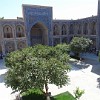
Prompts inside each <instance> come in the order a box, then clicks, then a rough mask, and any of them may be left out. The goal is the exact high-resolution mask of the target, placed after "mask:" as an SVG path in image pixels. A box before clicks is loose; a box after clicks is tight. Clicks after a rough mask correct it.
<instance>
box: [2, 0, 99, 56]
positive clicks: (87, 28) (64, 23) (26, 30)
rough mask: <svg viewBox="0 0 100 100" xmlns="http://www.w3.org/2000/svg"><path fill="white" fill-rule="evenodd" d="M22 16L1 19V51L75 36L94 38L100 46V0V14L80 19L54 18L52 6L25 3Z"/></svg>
mask: <svg viewBox="0 0 100 100" xmlns="http://www.w3.org/2000/svg"><path fill="white" fill-rule="evenodd" d="M22 7H23V18H17V19H0V52H2V53H3V54H4V55H5V54H7V53H9V52H12V51H15V50H18V49H22V48H25V47H27V46H33V45H36V44H43V45H50V46H54V45H57V44H59V43H70V41H71V40H72V38H73V37H74V36H83V37H86V38H90V39H91V40H92V41H93V45H92V46H91V49H92V48H93V49H95V50H100V0H98V12H97V16H92V17H87V18H83V19H78V20H53V19H52V7H48V6H37V5H22Z"/></svg>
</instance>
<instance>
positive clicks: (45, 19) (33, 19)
mask: <svg viewBox="0 0 100 100" xmlns="http://www.w3.org/2000/svg"><path fill="white" fill-rule="evenodd" d="M23 16H24V22H25V27H26V34H27V40H28V45H30V31H31V28H32V26H33V25H35V24H36V23H38V22H41V23H42V24H44V25H45V26H46V27H47V29H48V45H52V36H51V31H52V7H45V6H29V5H23Z"/></svg>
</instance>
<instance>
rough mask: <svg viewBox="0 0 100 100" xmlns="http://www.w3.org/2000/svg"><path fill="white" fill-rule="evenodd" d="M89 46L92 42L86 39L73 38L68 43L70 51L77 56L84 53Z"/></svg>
mask: <svg viewBox="0 0 100 100" xmlns="http://www.w3.org/2000/svg"><path fill="white" fill-rule="evenodd" d="M91 44H92V40H90V39H88V38H84V37H74V38H73V39H72V41H71V43H70V50H71V51H73V52H74V53H75V54H76V55H77V56H79V54H80V53H82V52H85V51H86V50H87V49H88V48H89V46H90V45H91Z"/></svg>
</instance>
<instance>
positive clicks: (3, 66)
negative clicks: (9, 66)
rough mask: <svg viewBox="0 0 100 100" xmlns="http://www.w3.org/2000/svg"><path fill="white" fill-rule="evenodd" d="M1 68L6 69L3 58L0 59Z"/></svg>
mask: <svg viewBox="0 0 100 100" xmlns="http://www.w3.org/2000/svg"><path fill="white" fill-rule="evenodd" d="M1 69H6V66H5V64H4V60H0V70H1Z"/></svg>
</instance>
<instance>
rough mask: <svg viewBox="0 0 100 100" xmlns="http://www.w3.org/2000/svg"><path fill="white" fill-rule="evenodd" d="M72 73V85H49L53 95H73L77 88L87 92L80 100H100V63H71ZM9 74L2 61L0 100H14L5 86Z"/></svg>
mask: <svg viewBox="0 0 100 100" xmlns="http://www.w3.org/2000/svg"><path fill="white" fill-rule="evenodd" d="M71 65H72V71H71V72H69V73H68V75H69V77H70V84H69V85H68V86H64V87H62V88H58V87H57V86H55V85H52V84H50V85H49V91H50V92H51V95H56V94H59V93H61V92H65V91H69V92H71V93H72V94H73V91H74V90H75V89H76V87H79V88H80V89H83V90H85V94H83V96H82V97H81V99H80V100H100V63H99V62H98V61H96V60H93V59H91V60H90V59H86V60H85V61H84V62H80V61H71ZM6 72H7V69H6V67H5V66H4V62H3V60H0V100H14V97H15V94H13V95H12V94H11V92H12V90H11V88H7V87H6V86H5V85H4V74H5V73H6Z"/></svg>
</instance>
